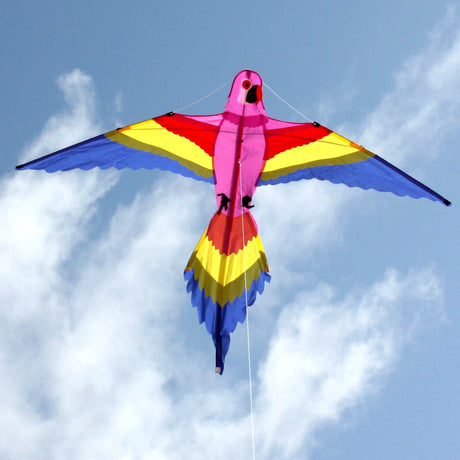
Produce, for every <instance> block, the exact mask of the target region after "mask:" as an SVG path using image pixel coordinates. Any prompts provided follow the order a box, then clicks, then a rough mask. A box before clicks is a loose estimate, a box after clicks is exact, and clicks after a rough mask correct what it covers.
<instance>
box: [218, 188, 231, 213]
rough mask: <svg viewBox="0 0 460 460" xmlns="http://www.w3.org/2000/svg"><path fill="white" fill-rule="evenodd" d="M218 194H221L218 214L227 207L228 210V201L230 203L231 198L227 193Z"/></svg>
mask: <svg viewBox="0 0 460 460" xmlns="http://www.w3.org/2000/svg"><path fill="white" fill-rule="evenodd" d="M217 196H220V197H221V198H220V206H219V210H218V211H217V214H220V213H221V212H222V210H223V209H225V210H226V211H227V210H228V203H230V201H231V200H230V198H229V197H228V196H227V195H225V194H224V193H219V194H218V195H217Z"/></svg>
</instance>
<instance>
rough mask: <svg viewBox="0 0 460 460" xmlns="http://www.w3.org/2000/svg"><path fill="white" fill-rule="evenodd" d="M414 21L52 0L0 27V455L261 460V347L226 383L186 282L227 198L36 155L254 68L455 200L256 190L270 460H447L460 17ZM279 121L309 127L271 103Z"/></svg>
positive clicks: (457, 416) (230, 370)
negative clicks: (48, 169) (55, 164)
mask: <svg viewBox="0 0 460 460" xmlns="http://www.w3.org/2000/svg"><path fill="white" fill-rule="evenodd" d="M453 5H454V4H453V3H449V2H443V1H434V0H432V1H421V2H417V3H416V4H414V5H411V4H409V2H407V4H406V3H404V2H395V1H387V2H384V3H383V2H376V1H366V2H364V1H355V2H327V3H326V2H323V3H321V2H286V1H283V2H281V1H279V2H276V1H268V2H264V3H263V5H262V4H261V3H260V4H256V3H255V2H252V3H250V2H239V1H236V2H227V3H225V4H222V5H221V4H216V3H215V2H210V1H197V2H161V3H160V2H156V1H153V2H152V1H150V2H130V3H129V4H128V3H126V2H110V3H108V2H88V1H83V0H82V1H79V2H67V3H63V2H54V1H51V2H44V3H43V2H42V3H41V4H40V5H38V4H37V5H34V4H32V5H31V4H30V2H24V1H17V2H14V3H11V4H10V5H7V6H4V7H3V8H2V10H1V11H0V38H1V41H2V47H1V48H0V57H1V61H2V66H1V67H0V78H1V82H2V85H1V86H0V92H1V101H2V105H1V112H0V114H1V127H0V129H1V136H2V140H3V143H2V154H1V156H0V168H1V177H0V215H1V216H2V224H1V226H0V254H1V259H0V299H1V301H0V315H1V320H0V331H1V332H0V394H1V395H2V398H0V413H1V414H2V417H1V418H0V425H1V429H0V457H1V458H2V459H3V458H5V459H16V458H21V459H50V458H53V459H54V458H55V459H64V458H65V459H88V458H91V459H118V458H120V459H121V458H136V459H138V458H141V459H162V458H165V459H175V458H177V459H179V458H180V459H182V458H196V459H202V458H215V459H230V458H250V457H251V440H250V432H251V427H250V420H249V400H248V376H247V355H246V330H245V326H244V325H243V326H241V325H240V326H239V327H238V329H237V331H236V332H235V334H234V335H233V337H232V345H231V348H230V352H229V354H228V356H227V360H226V370H225V373H224V375H223V376H218V375H215V374H214V372H213V364H214V363H213V360H214V350H213V345H212V342H211V340H210V338H209V336H208V334H207V333H206V331H205V328H204V327H203V326H202V325H199V324H198V321H197V318H196V311H194V309H193V308H192V307H191V306H190V300H189V298H188V296H187V294H186V292H185V283H184V282H183V279H182V271H183V268H184V266H185V264H186V262H187V260H188V257H189V255H190V253H191V251H192V250H193V248H194V247H195V244H196V242H197V241H198V239H199V237H200V236H201V233H202V232H203V230H204V229H205V228H206V225H207V224H208V222H209V219H210V217H211V215H212V213H213V212H214V206H215V204H214V193H213V188H212V186H209V185H207V184H203V183H195V182H194V181H192V180H188V179H186V178H182V177H176V176H174V175H172V174H170V173H160V172H156V171H154V172H152V171H123V172H122V173H117V172H111V171H91V172H81V171H74V172H69V173H55V174H47V173H44V172H37V171H24V172H20V173H19V172H15V171H14V166H15V165H16V164H18V163H20V162H23V161H24V160H26V159H31V158H35V157H37V156H40V155H45V154H47V153H50V152H52V151H55V150H57V149H59V148H61V147H64V146H66V145H69V144H72V143H75V142H77V141H80V140H83V139H85V138H88V137H90V136H92V135H96V134H99V133H101V132H104V131H108V130H110V129H113V128H115V127H118V126H122V125H126V124H129V123H134V122H137V121H141V120H143V119H146V118H149V117H152V116H157V115H160V114H162V113H165V112H168V111H170V110H174V109H178V108H180V107H183V106H186V105H188V104H190V103H192V102H194V101H196V100H197V99H198V98H200V97H201V96H203V95H205V94H207V93H209V92H210V91H212V90H213V89H215V88H217V87H219V86H220V85H222V84H223V83H225V82H227V87H226V88H224V89H222V90H221V91H218V92H217V93H216V94H214V95H213V96H211V97H209V98H208V99H206V100H204V101H202V102H200V103H199V104H197V105H195V106H193V107H191V108H190V109H187V110H186V111H185V113H191V114H198V113H218V112H221V111H222V110H223V106H224V104H225V100H226V96H227V94H228V93H227V91H228V88H229V85H230V83H231V81H232V79H233V76H234V75H235V74H236V73H237V72H238V71H239V70H241V69H243V68H251V69H254V70H256V71H258V72H259V73H260V74H261V76H262V78H263V79H264V81H266V83H268V85H269V86H270V87H271V88H273V89H274V90H275V91H276V92H277V93H279V94H280V95H281V96H282V97H283V98H285V99H286V100H287V101H289V102H290V103H291V104H292V105H293V106H295V107H296V108H297V109H298V110H300V111H301V112H303V113H305V114H306V115H308V117H309V118H311V119H314V120H317V121H319V122H321V123H323V124H325V125H326V126H328V127H330V128H331V129H334V130H336V131H338V132H339V133H341V134H343V135H345V136H347V137H350V138H352V139H353V140H355V141H357V142H359V143H360V144H363V145H364V146H365V147H366V148H368V149H370V150H372V151H374V152H376V153H378V154H379V155H381V156H383V157H384V158H385V159H387V160H389V161H391V162H393V163H395V164H396V165H397V166H399V167H401V168H402V169H404V170H405V171H407V172H408V173H410V174H412V175H414V176H415V177H417V178H418V179H420V180H422V181H423V182H425V183H426V184H427V185H428V186H430V187H432V188H434V189H435V190H436V191H438V192H439V193H441V194H442V195H444V196H446V197H447V198H448V199H450V200H451V201H452V202H453V206H452V207H450V208H446V207H444V206H442V205H440V204H438V203H433V202H431V201H428V200H412V199H409V198H399V197H395V196H393V195H391V194H384V193H377V192H373V191H361V190H354V189H353V190H351V189H348V188H347V187H345V186H336V185H332V184H326V183H319V182H315V181H304V182H298V183H292V184H287V185H279V186H275V187H268V186H267V187H263V188H261V189H260V190H258V191H257V193H256V195H255V197H254V204H255V205H256V207H255V208H254V216H255V218H256V221H257V222H258V225H259V231H260V235H261V238H262V241H263V243H264V246H265V250H266V253H267V257H268V261H269V264H270V268H271V274H272V282H271V283H270V284H269V285H268V286H267V288H266V291H265V293H264V294H263V295H262V296H261V297H260V298H258V300H257V302H256V304H255V305H254V307H253V308H251V310H250V315H251V316H250V324H251V340H252V370H253V391H254V425H255V440H256V458H258V459H280V458H286V459H304V458H308V459H368V458H373V459H388V458H395V459H408V458H417V459H432V458H443V459H454V458H458V455H459V452H460V442H459V439H458V429H457V427H458V425H459V423H460V397H459V392H458V383H459V379H460V373H459V369H460V358H459V349H460V338H459V335H458V327H459V322H460V315H459V313H458V311H459V310H458V305H459V301H460V298H459V297H460V296H459V294H460V289H459V286H460V274H459V269H458V260H459V256H460V254H459V244H458V229H459V220H460V219H459V216H458V212H457V206H458V202H459V199H458V196H459V193H458V186H457V176H458V173H459V167H458V159H457V152H458V150H459V147H460V137H459V132H460V131H459V124H460V122H459V119H460V117H459V115H460V96H459V95H460V79H459V77H458V75H459V74H460V11H458V10H456V9H455V8H454V6H453ZM264 94H265V106H266V109H267V113H268V114H269V115H270V116H272V117H275V118H280V119H285V120H290V121H302V120H301V119H300V118H299V115H298V114H296V113H295V112H293V111H292V110H291V109H290V108H289V107H287V106H286V105H284V104H283V103H282V102H281V101H280V100H279V99H277V98H276V97H275V96H274V95H273V94H272V93H271V92H270V91H269V90H268V89H265V92H264Z"/></svg>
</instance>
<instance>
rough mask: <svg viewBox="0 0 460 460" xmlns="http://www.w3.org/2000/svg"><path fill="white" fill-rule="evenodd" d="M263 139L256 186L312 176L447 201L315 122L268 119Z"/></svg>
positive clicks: (372, 154)
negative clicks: (259, 171) (262, 153)
mask: <svg viewBox="0 0 460 460" xmlns="http://www.w3.org/2000/svg"><path fill="white" fill-rule="evenodd" d="M265 138H266V145H267V147H266V153H265V165H264V168H263V170H262V174H261V177H260V179H259V183H258V185H265V184H279V183H285V182H290V181H296V180H300V179H313V178H315V179H319V180H328V181H330V182H333V183H335V184H338V183H341V184H345V185H348V186H349V187H360V188H362V189H370V188H371V189H374V190H378V191H381V192H393V193H394V194H396V195H400V196H405V195H407V196H410V197H412V198H422V197H424V198H429V199H430V200H434V201H440V202H442V203H444V204H445V205H447V206H448V205H450V202H449V201H448V200H446V199H445V198H444V197H442V196H441V195H439V194H438V193H436V192H435V191H434V190H431V189H430V188H428V187H427V186H426V185H424V184H422V183H421V182H419V181H417V180H416V179H414V178H413V177H411V176H409V175H408V174H406V173H405V172H403V171H401V170H400V169H398V168H396V167H395V166H393V165H392V164H390V163H388V162H387V161H386V160H384V159H383V158H381V157H379V156H378V155H375V154H374V153H372V152H370V151H369V150H366V149H365V148H364V147H361V146H360V145H358V144H356V143H354V142H352V141H350V140H348V139H346V138H345V137H342V136H340V135H339V134H337V133H335V132H333V131H331V130H330V129H328V128H326V127H324V126H321V125H319V124H318V123H287V122H283V121H279V120H275V119H273V118H269V119H268V122H267V127H266V131H265Z"/></svg>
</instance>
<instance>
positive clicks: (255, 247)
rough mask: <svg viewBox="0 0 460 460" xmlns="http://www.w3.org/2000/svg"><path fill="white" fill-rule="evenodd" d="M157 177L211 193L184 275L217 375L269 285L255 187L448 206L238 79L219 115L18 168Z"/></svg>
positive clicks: (146, 126) (108, 137) (110, 136)
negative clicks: (126, 171) (170, 176)
mask: <svg viewBox="0 0 460 460" xmlns="http://www.w3.org/2000/svg"><path fill="white" fill-rule="evenodd" d="M96 166H97V167H99V168H101V169H107V168H109V167H114V168H117V169H122V168H126V167H129V168H132V169H139V168H146V169H153V168H160V169H163V170H169V171H172V172H175V173H178V174H182V175H184V176H186V177H191V178H194V179H197V180H202V181H205V182H211V183H214V185H215V193H216V212H215V214H214V216H213V217H212V218H211V221H210V223H209V226H208V228H207V229H206V231H205V232H204V234H203V236H202V237H201V239H200V241H199V242H198V245H197V246H196V248H195V250H194V251H193V253H192V255H191V257H190V259H189V261H188V264H187V266H186V268H185V272H184V277H185V280H186V282H187V290H188V292H190V293H191V301H192V305H193V306H194V307H196V308H197V311H198V319H199V321H200V323H201V322H204V323H205V324H206V328H207V330H208V332H209V333H210V334H211V335H212V338H213V341H214V344H215V347H216V372H219V373H222V372H223V369H224V358H225V355H226V353H227V351H228V348H229V344H230V334H231V333H232V332H233V331H234V330H235V328H236V326H237V324H238V322H244V320H245V318H246V309H247V307H248V306H250V305H252V304H253V303H254V301H255V299H256V295H257V293H259V294H261V293H262V292H263V290H264V285H265V282H268V281H269V280H270V275H269V274H268V265H267V260H266V257H265V252H264V249H263V246H262V242H261V240H260V237H259V235H258V230H257V225H256V223H255V221H254V219H253V217H252V215H251V212H250V210H251V208H252V207H253V205H252V198H253V195H254V192H255V190H256V187H257V186H259V185H266V184H278V183H285V182H290V181H296V180H300V179H313V178H316V179H319V180H328V181H330V182H332V183H342V184H345V185H348V186H349V187H360V188H362V189H370V188H372V189H374V190H379V191H389V192H393V193H394V194H396V195H400V196H404V195H407V196H411V197H413V198H429V199H431V200H434V201H440V202H442V203H444V204H446V205H449V204H450V202H449V201H448V200H446V199H445V198H443V197H442V196H441V195H439V194H438V193H436V192H435V191H433V190H431V189H430V188H428V187H427V186H425V185H424V184H422V183H420V182H418V181H417V180H416V179H414V178H412V177H411V176H409V175H407V174H406V173H404V172H403V171H401V170H399V169H398V168H396V167H395V166H393V165H391V164H390V163H388V162H387V161H385V160H384V159H383V158H381V157H379V156H377V155H375V154H374V153H372V152H370V151H368V150H366V149H365V148H364V147H361V146H360V145H358V144H356V143H354V142H352V141H350V140H348V139H346V138H344V137H342V136H340V135H339V134H337V133H335V132H333V131H331V130H330V129H328V128H326V127H324V126H321V125H319V124H318V123H289V122H285V121H281V120H275V119H273V118H270V117H268V116H267V115H266V113H265V108H264V105H263V102H262V79H261V78H260V76H259V75H258V74H257V73H256V72H253V71H250V70H243V71H242V72H240V73H238V74H237V75H236V77H235V79H234V80H233V84H232V88H231V90H230V95H229V98H228V102H227V104H226V106H225V111H224V112H223V113H221V114H216V115H205V116H191V115H182V114H176V113H172V112H171V113H169V114H166V115H162V116H160V117H156V118H152V119H149V120H146V121H143V122H141V123H137V124H134V125H129V126H126V127H124V128H120V129H117V130H114V131H110V132H108V133H106V134H102V135H100V136H96V137H94V138H92V139H89V140H87V141H84V142H81V143H79V144H76V145H73V146H71V147H67V148H65V149H62V150H60V151H58V152H55V153H52V154H50V155H47V156H45V157H42V158H38V159H37V160H33V161H31V162H29V163H26V164H24V165H20V166H17V169H44V170H46V171H48V172H54V171H59V170H61V171H66V170H69V169H75V168H80V169H83V170H87V169H91V168H94V167H96Z"/></svg>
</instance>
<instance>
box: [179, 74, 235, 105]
mask: <svg viewBox="0 0 460 460" xmlns="http://www.w3.org/2000/svg"><path fill="white" fill-rule="evenodd" d="M227 83H228V81H226V82H225V83H223V84H222V85H220V86H219V87H218V88H216V89H213V90H212V91H211V92H210V93H208V94H205V95H204V96H202V97H200V98H199V99H197V100H196V101H195V102H192V103H191V104H189V105H186V106H184V107H180V108H179V109H175V110H173V112H181V111H182V110H185V109H188V108H190V107H192V106H193V105H195V104H198V103H199V102H201V101H204V100H205V99H207V98H208V97H210V96H212V95H213V94H215V93H217V91H220V90H221V89H222V88H223V87H224V86H226V85H227Z"/></svg>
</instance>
